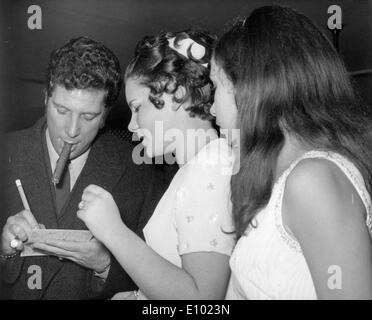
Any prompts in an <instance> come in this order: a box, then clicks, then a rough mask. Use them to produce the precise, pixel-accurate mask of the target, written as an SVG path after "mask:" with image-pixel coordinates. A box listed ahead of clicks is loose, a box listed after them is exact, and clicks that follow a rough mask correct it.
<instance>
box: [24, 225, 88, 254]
mask: <svg viewBox="0 0 372 320" xmlns="http://www.w3.org/2000/svg"><path fill="white" fill-rule="evenodd" d="M92 238H93V235H92V233H91V232H90V231H87V230H66V229H34V230H32V233H31V236H30V237H29V239H28V241H27V243H26V244H25V246H24V250H23V251H22V253H21V257H27V256H44V255H47V254H46V253H44V252H42V251H40V250H37V249H34V248H32V244H33V243H45V242H48V241H53V240H58V241H63V240H65V241H75V242H86V241H89V240H91V239H92Z"/></svg>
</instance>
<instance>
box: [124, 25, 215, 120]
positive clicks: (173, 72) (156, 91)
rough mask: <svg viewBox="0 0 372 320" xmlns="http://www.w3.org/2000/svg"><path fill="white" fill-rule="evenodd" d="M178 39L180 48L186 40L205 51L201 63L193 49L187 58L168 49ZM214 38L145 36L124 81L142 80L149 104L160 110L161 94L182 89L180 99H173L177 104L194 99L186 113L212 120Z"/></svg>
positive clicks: (179, 34) (198, 34)
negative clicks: (130, 79)
mask: <svg viewBox="0 0 372 320" xmlns="http://www.w3.org/2000/svg"><path fill="white" fill-rule="evenodd" d="M171 38H175V40H174V43H175V44H177V43H179V42H180V41H182V40H184V39H188V38H190V39H192V40H194V41H195V42H197V43H198V44H200V45H202V46H203V47H204V48H205V54H204V56H203V57H202V58H201V59H199V60H198V59H195V58H194V57H193V56H192V54H191V46H190V47H189V48H188V50H187V54H188V57H185V56H183V55H182V54H180V53H178V52H177V51H176V50H173V49H172V48H171V47H170V46H169V42H168V39H171ZM214 41H215V37H213V36H212V35H210V34H209V33H207V32H205V31H201V30H187V31H181V32H165V33H162V34H159V35H155V36H146V37H144V38H143V39H142V40H141V41H140V42H139V43H138V44H137V47H136V49H135V54H134V58H133V59H132V61H131V62H130V64H129V65H128V67H127V69H126V72H125V79H128V78H129V77H139V78H141V80H143V82H142V83H143V84H144V85H145V86H147V87H149V88H150V96H149V100H150V101H151V102H152V104H153V105H154V106H155V107H156V108H158V109H161V108H162V107H163V106H164V101H163V100H162V99H161V97H162V94H163V93H164V92H165V93H168V94H174V93H175V92H176V90H177V89H178V87H179V86H183V87H184V88H185V89H186V94H185V96H184V97H182V98H181V99H177V98H176V97H173V99H174V101H176V102H178V103H184V102H185V101H186V100H188V99H191V105H190V106H189V107H188V108H187V109H186V110H187V111H188V112H189V114H190V116H191V117H195V116H198V117H200V118H201V119H206V120H212V119H213V117H212V116H211V114H210V112H209V110H210V108H211V106H212V103H213V84H212V82H211V80H210V78H209V67H205V66H204V65H203V64H205V63H209V61H210V58H211V54H212V46H213V44H214Z"/></svg>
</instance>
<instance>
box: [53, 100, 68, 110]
mask: <svg viewBox="0 0 372 320" xmlns="http://www.w3.org/2000/svg"><path fill="white" fill-rule="evenodd" d="M52 102H53V104H54V105H55V106H57V107H62V108H65V109H67V110H70V109H69V108H67V107H65V106H64V105H63V104H60V103H58V102H55V101H54V100H52Z"/></svg>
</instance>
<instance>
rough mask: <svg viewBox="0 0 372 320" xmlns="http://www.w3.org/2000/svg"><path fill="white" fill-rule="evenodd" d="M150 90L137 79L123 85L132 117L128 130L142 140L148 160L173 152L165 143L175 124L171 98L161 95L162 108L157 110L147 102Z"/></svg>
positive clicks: (168, 144) (131, 78)
mask: <svg viewBox="0 0 372 320" xmlns="http://www.w3.org/2000/svg"><path fill="white" fill-rule="evenodd" d="M149 94H150V88H148V87H147V86H145V85H144V84H142V79H141V78H139V77H130V78H128V79H127V81H126V83H125V96H126V100H127V103H128V106H129V108H130V110H131V112H132V117H131V120H130V123H129V125H128V130H129V131H131V132H133V133H135V134H137V136H138V137H139V138H140V139H142V145H143V146H144V148H145V151H146V154H147V156H149V157H150V158H152V157H156V156H161V155H163V154H166V153H170V152H173V151H174V150H170V142H169V141H165V139H164V136H165V134H166V132H167V131H168V130H170V129H173V130H174V128H173V127H172V124H174V123H175V116H176V112H175V111H174V110H173V109H172V105H173V99H172V98H173V97H172V95H170V94H167V93H163V95H162V97H161V98H162V100H163V101H164V106H163V108H162V109H157V108H156V107H155V106H154V105H153V104H152V102H151V101H150V100H149Z"/></svg>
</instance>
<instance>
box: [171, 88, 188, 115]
mask: <svg viewBox="0 0 372 320" xmlns="http://www.w3.org/2000/svg"><path fill="white" fill-rule="evenodd" d="M186 94H187V91H186V88H185V87H184V86H178V88H177V90H176V92H175V93H174V97H173V106H172V108H173V110H178V109H179V107H180V106H182V105H183V103H184V102H185V101H184V99H185V97H186Z"/></svg>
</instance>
